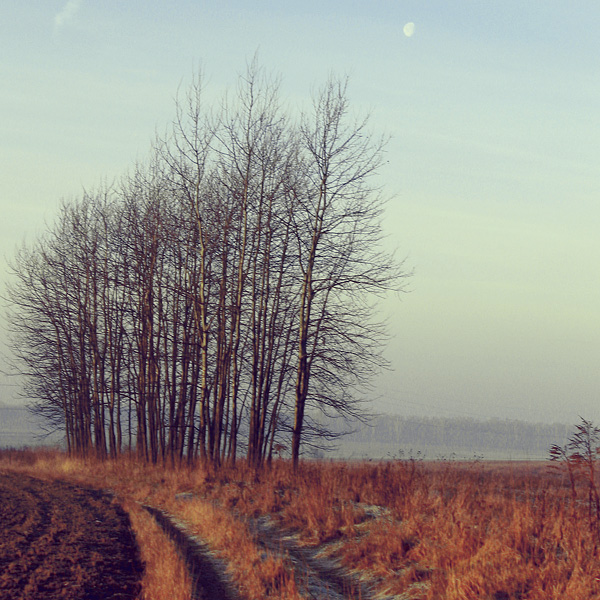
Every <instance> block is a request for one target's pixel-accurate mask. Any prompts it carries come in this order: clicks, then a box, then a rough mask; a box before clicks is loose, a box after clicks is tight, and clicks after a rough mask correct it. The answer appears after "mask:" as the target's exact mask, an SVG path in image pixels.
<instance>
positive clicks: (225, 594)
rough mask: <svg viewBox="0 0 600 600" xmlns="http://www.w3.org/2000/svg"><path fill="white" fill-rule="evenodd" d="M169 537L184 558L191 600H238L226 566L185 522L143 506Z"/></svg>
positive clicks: (151, 507)
mask: <svg viewBox="0 0 600 600" xmlns="http://www.w3.org/2000/svg"><path fill="white" fill-rule="evenodd" d="M143 508H144V509H146V510H147V511H148V512H149V513H150V514H151V515H152V516H153V517H154V519H155V520H156V522H157V523H158V524H159V525H160V526H161V527H162V529H163V531H164V532H165V533H166V534H167V535H168V536H169V537H170V538H171V540H172V541H173V542H174V544H175V546H176V547H177V548H178V550H179V552H180V554H181V556H182V557H183V558H184V560H185V563H186V566H187V568H188V572H189V574H190V577H191V579H192V598H193V599H194V600H238V596H237V594H236V593H235V592H234V591H233V586H232V585H231V583H230V582H229V581H228V578H227V577H226V575H225V568H224V566H223V565H222V564H221V562H220V561H218V560H217V559H216V558H215V557H214V556H212V555H211V553H210V550H209V549H208V546H207V544H206V543H205V542H203V541H202V540H201V539H200V538H199V537H198V536H195V535H193V534H192V533H191V532H190V531H189V530H188V529H187V528H186V527H185V524H183V523H181V522H179V521H177V520H176V519H175V518H174V517H172V516H171V515H168V514H167V513H165V512H163V511H162V510H159V509H157V508H154V507H153V506H148V505H143Z"/></svg>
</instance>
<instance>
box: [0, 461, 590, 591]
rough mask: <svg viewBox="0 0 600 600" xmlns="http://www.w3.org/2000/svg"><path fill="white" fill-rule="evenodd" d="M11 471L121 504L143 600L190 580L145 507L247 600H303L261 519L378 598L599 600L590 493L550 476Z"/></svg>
mask: <svg viewBox="0 0 600 600" xmlns="http://www.w3.org/2000/svg"><path fill="white" fill-rule="evenodd" d="M0 469H3V470H5V471H16V472H26V473H28V474H30V475H32V476H38V477H44V478H48V477H51V478H55V479H60V480H66V481H69V482H72V483H77V484H79V485H82V486H86V487H91V488H101V489H104V490H111V491H112V492H114V493H115V494H116V495H117V497H118V499H119V501H120V502H121V504H122V505H123V506H124V508H125V509H126V510H127V511H128V512H129V515H130V518H131V519H132V524H133V528H134V531H135V533H136V537H137V539H138V543H139V545H140V548H141V554H142V558H143V560H144V562H145V564H146V573H145V576H144V580H143V582H142V583H143V586H144V592H143V597H144V598H147V599H150V598H152V599H153V600H167V599H169V600H171V599H174V598H181V599H183V598H189V597H190V583H189V581H188V580H187V579H186V576H185V567H184V565H183V563H182V561H181V560H180V559H179V558H178V556H177V553H176V552H175V551H174V549H173V546H172V544H171V543H170V542H169V541H168V540H167V538H166V537H165V535H164V534H163V533H162V531H161V530H160V529H159V528H158V527H157V526H156V524H155V523H154V521H153V519H152V518H151V517H150V516H149V515H148V514H147V513H146V512H145V511H143V510H142V509H141V508H140V503H143V504H148V505H152V506H155V507H158V508H161V509H163V510H165V511H167V512H168V513H170V514H172V515H174V516H176V517H177V518H178V519H180V520H181V521H184V522H185V523H187V524H188V527H189V529H190V530H191V531H193V532H195V533H197V534H198V535H200V536H201V537H202V538H204V539H205V540H206V541H207V543H208V544H209V545H210V547H211V549H212V550H213V551H214V553H215V554H216V555H217V556H218V557H220V558H221V559H222V560H223V561H225V563H226V564H227V569H228V572H229V575H230V577H231V579H232V581H233V582H234V584H235V585H236V587H237V588H238V589H239V594H240V597H242V598H244V599H248V600H250V599H252V600H254V599H256V600H258V599H259V598H281V599H284V598H285V599H288V600H294V599H296V598H301V597H302V596H301V592H300V588H299V586H298V581H297V578H296V579H295V578H294V575H293V573H292V571H291V568H290V564H289V561H287V560H286V559H285V557H282V556H278V555H277V554H276V553H270V552H268V551H267V552H265V550H264V547H261V546H260V545H259V544H258V543H257V541H256V539H255V536H254V534H253V529H252V523H253V522H254V521H255V520H256V519H257V518H258V517H261V516H263V517H264V516H269V518H270V521H271V522H273V523H274V524H275V525H276V526H277V527H280V528H282V529H284V530H286V531H287V530H293V531H294V532H295V533H296V536H297V537H296V538H295V539H296V541H297V544H298V545H299V546H301V547H304V548H312V549H319V550H320V552H321V554H320V555H321V556H323V557H329V558H332V559H335V560H336V561H338V562H339V563H341V564H343V565H344V566H345V567H346V568H347V569H348V570H350V571H353V572H354V573H355V574H357V575H360V577H361V578H362V579H363V581H364V582H365V583H366V584H368V586H369V588H370V589H371V590H373V594H372V595H373V597H381V598H383V597H387V598H390V597H394V598H398V599H402V600H408V599H428V600H429V599H431V600H433V599H436V600H442V599H443V600H471V599H472V600H476V599H477V600H512V599H520V600H525V599H527V600H550V599H557V600H558V599H561V600H564V599H568V600H591V599H593V598H600V557H599V542H600V530H599V526H598V525H599V524H598V522H597V521H598V519H597V517H596V516H595V514H594V513H591V512H590V511H589V510H588V509H589V506H588V503H587V496H586V493H587V492H586V490H587V488H586V487H585V486H584V485H583V483H581V484H579V485H581V489H578V490H577V494H576V495H575V496H573V493H572V489H571V487H570V483H569V479H568V477H567V476H566V474H565V473H563V472H562V471H561V469H560V468H556V466H554V465H551V464H550V463H518V462H516V463H508V462H506V463H501V462H498V463H484V462H474V463H461V462H452V461H448V462H432V463H428V462H418V461H394V462H385V463H368V462H367V463H364V462H362V463H344V462H305V463H302V464H301V467H300V470H299V472H298V473H297V474H294V473H293V472H292V470H291V466H290V465H289V464H288V462H287V461H275V462H274V463H273V465H272V467H271V468H270V469H265V470H264V471H261V472H255V471H253V470H250V469H248V468H247V467H246V465H245V463H244V462H243V461H239V462H238V464H237V465H236V466H235V467H228V468H223V469H221V470H219V471H218V472H214V471H213V470H212V469H211V468H208V467H203V466H198V467H196V468H193V469H192V468H188V467H171V466H151V465H147V464H142V463H140V462H138V461H136V460H134V459H130V458H122V459H120V460H118V461H105V462H99V461H95V460H79V459H73V458H69V457H67V456H66V455H64V454H62V453H60V452H55V451H47V450H46V451H19V452H18V451H4V452H2V453H0Z"/></svg>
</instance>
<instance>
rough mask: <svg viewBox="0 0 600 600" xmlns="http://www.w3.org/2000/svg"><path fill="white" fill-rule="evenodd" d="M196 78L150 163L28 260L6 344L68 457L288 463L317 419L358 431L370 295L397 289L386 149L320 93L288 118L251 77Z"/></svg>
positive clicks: (65, 221)
mask: <svg viewBox="0 0 600 600" xmlns="http://www.w3.org/2000/svg"><path fill="white" fill-rule="evenodd" d="M204 96H205V94H204V90H203V85H202V81H201V79H196V80H194V82H193V83H192V85H191V86H190V87H189V89H188V91H187V92H186V93H185V95H184V96H183V97H180V98H179V99H178V101H177V103H176V117H175V119H174V122H173V124H172V127H171V128H170V129H169V131H168V133H167V134H166V135H164V136H162V137H161V138H159V139H157V141H156V142H155V144H154V147H153V150H152V152H151V155H150V159H149V160H147V161H146V162H145V163H143V164H139V165H137V167H136V168H135V169H134V170H133V172H132V173H131V174H129V175H128V176H127V177H125V178H124V179H123V180H122V181H121V182H120V183H119V184H116V185H112V186H106V187H104V188H102V189H99V190H97V191H94V192H85V193H83V194H82V197H81V198H79V199H77V200H74V201H69V202H63V205H62V207H61V210H60V214H59V215H58V218H57V220H56V221H55V223H54V224H52V225H51V226H48V227H47V230H46V231H45V233H44V234H43V235H42V236H40V237H39V238H38V239H37V240H36V241H35V242H34V243H33V244H29V245H28V246H24V247H22V248H21V249H20V250H19V252H18V253H17V255H16V257H15V259H14V261H13V264H12V269H13V272H14V277H13V282H12V285H11V287H10V291H9V300H10V302H11V306H12V308H11V310H10V313H9V322H10V324H11V329H12V347H13V349H14V351H15V353H16V355H17V356H18V358H19V360H20V364H21V365H22V371H23V372H24V373H25V374H26V376H27V379H26V381H27V383H26V395H27V396H29V397H31V398H34V399H35V405H34V406H35V410H36V411H37V412H38V413H41V414H43V415H44V416H45V417H46V418H47V419H49V420H50V421H52V422H54V423H55V424H56V425H57V426H60V427H63V428H64V431H65V434H66V443H67V446H68V449H69V451H70V452H73V453H76V454H80V455H87V454H90V453H95V454H96V455H98V456H100V457H105V456H109V455H110V456H117V455H118V454H119V453H120V452H122V451H123V450H124V449H132V448H134V447H135V448H136V452H137V453H138V455H139V456H140V457H142V458H144V459H146V460H149V461H152V462H156V461H159V460H174V461H180V460H189V461H192V460H194V459H195V458H196V457H200V458H202V459H204V460H209V461H211V462H213V463H215V464H219V463H221V462H222V461H224V460H232V461H234V460H235V458H236V456H239V455H240V454H241V453H244V452H245V453H246V455H247V457H248V459H249V461H250V462H251V463H252V464H255V465H260V464H262V463H263V462H264V461H265V460H270V459H271V457H272V455H273V452H274V449H275V448H281V446H280V444H282V445H283V446H285V447H286V448H289V449H290V452H291V455H292V457H293V459H294V464H295V465H297V461H298V457H299V455H300V450H301V443H303V442H305V441H306V440H310V439H311V435H312V434H314V435H317V436H318V435H322V434H325V433H326V432H325V431H322V430H319V428H318V425H317V424H316V421H314V422H313V421H312V420H311V418H310V414H311V410H313V409H320V410H321V411H324V412H327V413H334V414H341V415H355V414H357V413H358V412H359V406H358V404H357V399H356V397H355V395H354V394H353V392H354V391H355V390H356V389H357V388H359V387H360V386H362V385H364V384H365V383H366V382H367V381H368V379H369V377H370V376H371V375H372V374H373V373H374V372H376V371H377V370H378V369H379V368H380V367H381V366H382V365H383V359H382V356H381V348H382V340H383V338H384V334H385V332H384V328H383V324H382V323H381V322H380V321H378V320H377V319H376V318H375V312H374V298H375V296H377V295H379V294H382V293H385V292H386V291H388V290H390V289H398V288H399V282H400V280H401V277H402V276H403V274H404V273H403V272H402V269H401V265H398V264H397V263H395V262H394V259H393V257H392V256H390V255H389V254H387V253H385V252H383V251H382V249H381V244H380V242H381V229H380V216H381V210H382V202H381V197H380V193H379V190H378V189H377V188H376V187H375V186H374V184H373V183H372V175H373V174H374V173H375V172H376V170H377V168H378V166H379V165H380V162H381V159H382V150H383V143H382V141H381V140H377V139H375V138H373V137H372V136H371V135H370V133H369V131H368V128H367V120H366V119H365V120H362V121H356V120H354V119H352V118H351V116H350V115H349V111H348V103H347V95H346V81H345V80H338V79H335V78H331V79H330V80H329V81H328V82H327V84H326V85H325V86H324V87H323V89H322V91H321V92H320V93H319V94H317V95H316V97H315V99H314V102H313V106H312V110H311V111H309V112H306V113H303V114H302V115H299V116H298V117H297V118H292V117H291V116H290V114H289V111H284V110H283V109H282V108H281V106H280V100H279V96H278V85H277V82H275V81H273V80H271V79H269V78H268V77H267V76H265V75H264V73H263V72H262V71H261V69H259V68H258V67H257V66H256V65H255V64H252V65H250V66H249V67H248V70H247V72H246V73H245V75H244V76H242V77H240V79H239V83H238V87H237V90H236V92H235V93H234V94H233V98H232V97H230V96H228V95H226V96H225V97H224V98H223V99H222V101H221V103H220V104H219V105H218V107H217V108H215V107H214V105H206V103H205V100H204Z"/></svg>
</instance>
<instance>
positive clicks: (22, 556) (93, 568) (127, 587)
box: [0, 471, 143, 600]
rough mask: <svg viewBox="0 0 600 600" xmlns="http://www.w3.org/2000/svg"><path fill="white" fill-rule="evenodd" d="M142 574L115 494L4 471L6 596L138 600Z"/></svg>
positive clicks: (0, 513) (0, 493)
mask: <svg viewBox="0 0 600 600" xmlns="http://www.w3.org/2000/svg"><path fill="white" fill-rule="evenodd" d="M142 573H143V565H142V563H141V561H140V558H139V554H138V550H137V546H136V542H135V538H134V536H133V533H132V531H131V529H130V525H129V519H128V517H127V515H126V513H125V512H124V511H123V509H122V508H121V507H120V506H118V504H116V503H113V502H112V500H111V498H110V497H109V496H107V495H105V494H103V493H101V492H98V491H94V490H87V489H81V488H78V487H76V486H74V485H69V484H67V483H61V482H56V481H52V482H46V481H41V480H38V479H33V478H30V477H27V476H23V475H19V474H15V473H4V472H2V471H0V598H2V599H3V600H17V599H19V600H21V599H22V600H25V599H26V600H36V599H38V598H39V599H44V600H55V599H59V598H60V599H62V600H67V599H69V600H70V599H73V600H74V599H81V600H84V599H85V600H96V599H97V600H100V599H102V600H133V599H134V598H135V597H136V596H137V594H138V592H139V590H140V584H139V582H140V579H141V577H142Z"/></svg>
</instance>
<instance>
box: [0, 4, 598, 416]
mask: <svg viewBox="0 0 600 600" xmlns="http://www.w3.org/2000/svg"><path fill="white" fill-rule="evenodd" d="M408 23H413V24H414V26H410V25H409V26H407V24H408ZM599 31H600V4H598V3H597V2H592V1H581V2H577V3H573V2H569V1H567V0H564V1H562V2H557V1H553V0H546V1H545V2H543V3H533V2H523V1H522V0H521V1H519V2H516V1H512V0H503V1H502V2H494V3H491V2H482V1H478V2H476V1H469V2H467V1H462V2H447V1H446V0H439V1H437V0H420V1H418V2H404V1H402V0H394V1H388V0H371V1H367V0H363V1H361V2H359V1H353V0H339V1H338V0H336V1H327V0H319V1H318V2H317V1H313V0H304V1H303V2H298V1H297V0H296V1H294V2H287V1H284V0H278V1H276V2H275V1H272V2H266V1H260V0H254V1H253V2H242V1H241V0H240V1H237V2H229V1H227V0H224V1H222V2H218V3H217V2H204V1H200V0H188V1H184V0H176V1H172V2H156V1H151V0H144V1H141V0H127V1H126V2H125V1H123V0H121V1H119V2H117V1H114V0H103V1H102V2H93V1H92V0H69V1H66V2H65V1H64V0H56V1H54V0H30V1H28V2H12V1H8V2H3V3H2V7H1V8H0V81H1V84H0V115H1V117H0V207H1V211H2V218H1V219H0V256H2V269H1V271H0V279H1V281H0V285H2V286H3V285H4V282H5V281H6V278H7V268H6V260H5V258H6V257H10V256H11V255H12V254H13V253H14V248H15V246H16V245H17V244H18V243H20V242H21V241H22V240H23V239H29V240H31V239H34V238H35V236H36V235H37V234H38V233H39V232H40V231H41V230H42V228H43V224H44V221H52V220H53V219H54V216H55V214H56V207H57V205H58V202H59V200H60V198H61V197H66V198H69V197H74V196H77V195H79V194H80V192H81V190H82V188H83V187H86V188H94V187H96V186H97V185H98V184H99V183H100V182H101V181H102V180H103V179H104V180H109V181H111V180H113V179H115V178H118V177H119V176H120V175H121V174H122V173H123V172H124V171H125V170H126V169H127V168H129V167H130V166H131V165H132V164H133V162H134V161H135V160H136V159H143V158H144V157H145V155H146V153H147V151H148V149H149V146H150V142H151V140H152V137H153V135H154V132H155V130H157V129H158V130H163V129H164V128H165V126H166V124H167V123H168V121H169V120H170V119H171V117H172V116H173V112H174V110H173V106H174V105H173V98H174V96H175V94H176V91H177V88H178V86H179V85H180V84H183V85H185V83H186V81H189V79H190V76H191V74H192V73H193V71H194V69H196V68H197V67H198V65H200V64H201V65H203V67H204V71H205V73H206V75H207V77H208V81H209V84H210V86H211V89H213V90H215V91H216V92H217V93H220V92H221V91H222V90H223V89H225V88H226V87H227V86H230V85H234V84H235V81H236V77H237V74H238V73H240V72H241V71H243V70H244V68H245V64H246V62H247V61H248V60H250V59H251V58H252V56H253V55H254V53H255V52H256V51H257V50H258V53H259V58H260V62H261V64H262V65H263V66H264V67H266V68H267V69H268V70H271V71H275V72H278V73H281V75H282V77H283V88H282V91H283V95H284V97H286V98H288V99H290V102H291V103H302V102H304V101H306V99H307V98H308V97H309V95H310V92H311V90H313V89H315V88H316V87H318V86H319V85H320V83H322V82H323V80H324V79H325V77H326V76H327V74H328V72H330V71H333V72H336V73H339V74H345V73H347V74H349V75H350V77H351V86H350V98H351V101H352V103H353V106H354V107H355V108H356V110H357V111H365V110H369V111H371V112H372V115H373V116H372V125H373V128H374V129H375V130H376V131H379V132H386V133H389V134H390V135H391V136H392V140H391V143H390V145H389V151H388V156H387V158H388V160H389V162H388V164H387V165H386V167H385V169H384V170H382V172H381V182H382V183H383V184H384V186H385V189H386V191H387V193H388V194H389V195H390V197H391V201H390V204H389V208H388V212H387V214H386V219H385V225H386V231H387V232H388V234H389V244H390V245H391V246H393V247H396V248H397V249H398V250H397V252H398V255H399V256H401V257H402V256H406V257H407V261H406V265H407V268H410V269H414V277H412V279H411V281H410V290H411V291H410V293H408V294H405V295H403V296H402V298H401V300H397V299H394V298H393V299H390V300H389V302H387V303H386V307H385V310H386V311H387V312H388V313H389V315H390V330H391V333H392V334H393V336H394V339H393V340H392V342H391V344H390V346H389V348H388V351H387V354H388V356H389V358H390V360H391V362H392V364H393V367H394V371H393V372H391V373H388V374H385V375H384V376H382V377H381V378H380V380H379V381H378V390H379V393H380V394H381V396H382V398H381V400H380V401H379V403H378V404H377V407H378V408H381V409H382V410H389V411H393V412H398V413H400V414H419V415H421V414H426V415H436V416H472V417H482V418H485V417H501V418H504V417H507V418H515V419H524V420H529V421H563V422H567V423H569V422H575V421H577V419H578V415H582V416H584V417H586V418H590V419H592V420H596V421H598V422H600V236H599V233H600V196H599V191H600V169H599V163H600V77H599V75H600V36H599V34H598V32H599ZM407 34H408V35H407ZM0 337H1V338H4V337H5V334H4V333H1V334H0ZM13 391H14V388H11V387H8V386H7V385H6V380H4V383H3V384H2V386H1V387H0V400H2V399H9V398H10V397H11V394H12V392H13Z"/></svg>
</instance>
